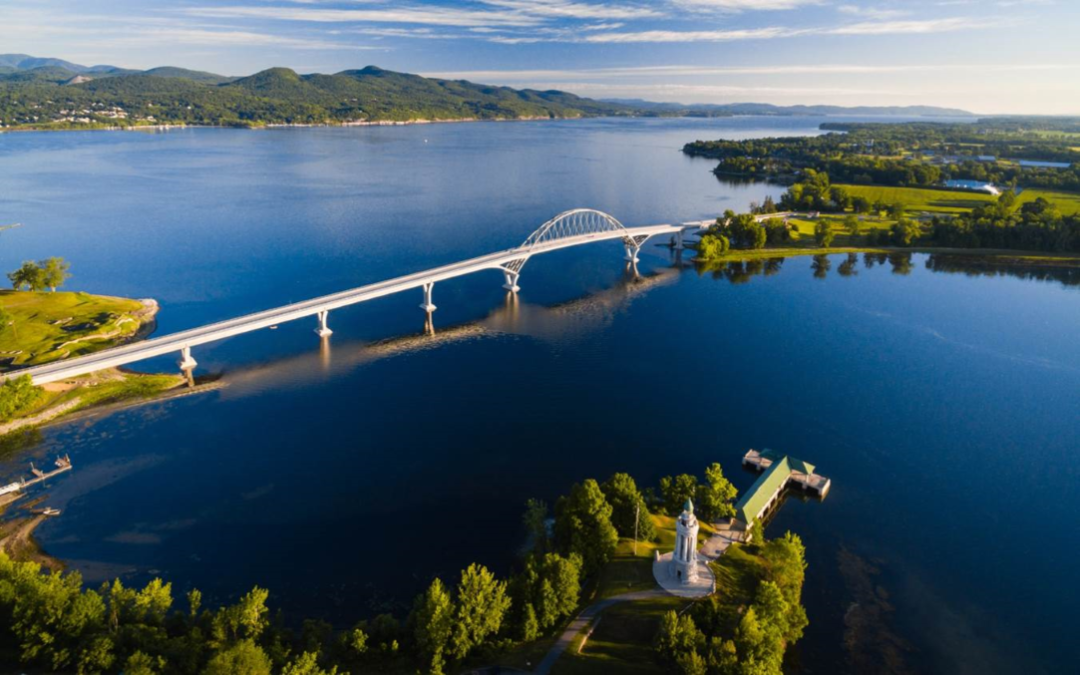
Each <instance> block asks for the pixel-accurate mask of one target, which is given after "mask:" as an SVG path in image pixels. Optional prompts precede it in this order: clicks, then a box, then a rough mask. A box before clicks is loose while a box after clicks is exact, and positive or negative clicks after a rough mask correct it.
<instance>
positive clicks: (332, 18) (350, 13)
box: [180, 6, 544, 28]
mask: <svg viewBox="0 0 1080 675" xmlns="http://www.w3.org/2000/svg"><path fill="white" fill-rule="evenodd" d="M180 11H181V12H182V13H183V14H185V15H187V16H196V17H208V18H218V19H272V20H278V21H301V22H310V23H409V24H424V25H430V26H458V27H464V28H469V27H493V26H517V27H528V26H538V25H542V24H543V23H544V19H543V17H538V16H533V15H528V14H522V13H520V12H514V11H489V10H473V9H454V8H449V7H430V6H428V7H411V6H405V7H398V8H393V9H321V8H313V7H235V6H234V7H188V8H185V9H182V10H180Z"/></svg>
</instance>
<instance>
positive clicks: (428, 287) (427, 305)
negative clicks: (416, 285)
mask: <svg viewBox="0 0 1080 675" xmlns="http://www.w3.org/2000/svg"><path fill="white" fill-rule="evenodd" d="M434 289H435V282H434V281H433V282H431V283H429V284H424V302H423V303H421V305H420V309H422V310H424V311H425V312H427V313H428V314H431V313H432V312H434V311H435V310H436V309H437V308H436V307H435V305H434V304H432V302H431V291H432V290H434Z"/></svg>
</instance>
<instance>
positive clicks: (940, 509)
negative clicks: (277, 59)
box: [0, 118, 1080, 673]
mask: <svg viewBox="0 0 1080 675" xmlns="http://www.w3.org/2000/svg"><path fill="white" fill-rule="evenodd" d="M820 121H821V120H818V119H812V118H803V119H783V118H778V119H768V118H738V119H720V120H588V121H577V122H536V123H504V124H495V123H491V124H457V125H437V126H414V127H399V128H375V129H289V130H272V131H259V132H256V131H240V130H213V129H205V130H188V131H174V132H170V133H165V134H142V133H101V132H99V133H63V134H48V133H33V134H4V135H0V222H9V221H21V222H23V223H25V226H24V227H23V228H21V229H19V230H14V231H11V232H6V233H4V234H3V235H0V267H2V268H3V269H11V268H13V267H15V266H17V264H18V263H19V262H21V261H22V260H24V259H38V258H43V257H46V256H50V255H61V256H64V257H66V258H68V259H69V260H70V261H72V265H73V272H74V273H75V277H74V278H73V279H72V281H71V282H70V286H71V287H72V288H78V289H82V290H86V291H90V292H95V293H105V294H115V295H124V296H133V297H153V298H156V299H157V300H158V301H159V302H160V303H161V306H162V310H161V313H160V315H159V333H161V334H163V333H167V332H172V331H176V330H180V329H183V328H188V327H192V326H196V325H199V324H202V323H205V322H209V321H214V320H219V319H225V318H228V317H231V316H234V315H237V314H240V313H244V312H249V311H253V310H258V309H264V308H268V307H272V306H275V305H280V304H283V303H286V302H289V301H296V300H301V299H305V298H309V297H313V296H316V295H319V294H323V293H328V292H333V291H337V290H341V289H345V288H349V287H353V286H358V285H361V284H364V283H368V282H372V281H377V280H381V279H384V278H388V277H391V276H395V275H399V274H403V273H407V272H411V271H416V270H420V269H425V268H428V267H431V266H433V265H438V264H442V263H447V262H452V261H455V260H458V259H461V258H465V257H469V256H474V255H479V254H483V253H487V252H490V251H494V250H499V249H503V248H508V247H511V246H514V245H517V244H518V243H520V242H521V241H522V240H524V239H525V237H526V236H527V235H528V234H529V233H530V232H531V231H532V230H533V229H535V228H536V227H537V226H538V225H539V224H540V223H542V222H543V221H544V220H546V219H547V218H549V217H551V216H552V215H554V214H556V213H558V212H560V211H562V210H565V209H569V208H573V207H580V206H590V207H594V208H598V209H601V210H604V211H607V212H609V213H611V214H613V215H615V216H616V217H618V218H619V219H620V220H622V221H623V222H624V223H626V224H628V225H642V224H651V223H659V222H675V221H682V220H690V219H701V218H707V217H714V216H715V215H717V214H718V213H719V212H721V211H723V210H724V209H727V208H731V209H734V210H743V209H745V208H746V207H747V205H748V203H749V202H750V201H752V200H760V199H762V198H763V197H764V196H765V195H767V194H773V195H776V194H778V193H779V189H778V188H776V187H770V186H766V185H762V184H746V185H734V184H730V183H721V182H718V181H717V180H716V178H715V177H714V176H713V175H712V174H711V172H710V169H711V168H712V166H713V163H712V162H710V161H704V160H693V159H690V158H687V157H685V156H683V155H682V154H681V153H680V152H679V149H680V147H681V146H682V145H683V143H685V142H688V141H692V140H696V139H700V138H719V137H728V138H740V137H752V136H765V135H782V134H796V133H799V134H804V133H815V129H816V126H817V124H818V123H819V122H820ZM845 262H846V257H845V256H831V257H829V258H827V259H818V260H814V259H811V258H794V259H790V260H787V261H784V262H782V263H770V264H767V265H766V264H759V265H752V266H750V267H749V268H746V267H741V266H734V267H730V268H728V269H726V270H723V271H718V272H715V273H705V274H698V273H697V272H695V271H694V270H692V269H682V268H680V267H678V266H675V265H674V264H673V260H672V258H671V255H670V254H669V252H668V251H667V250H666V249H663V248H659V247H655V246H651V245H647V246H646V247H645V249H644V250H643V254H642V261H641V264H640V265H639V266H638V269H637V274H638V275H639V276H640V278H637V277H635V274H634V270H628V269H627V268H626V266H625V263H624V262H623V261H622V249H621V247H620V246H619V244H618V243H616V242H608V243H605V244H596V245H593V246H588V247H578V248H575V249H569V250H564V251H561V252H557V253H553V254H549V255H545V256H541V257H538V258H535V259H533V260H531V261H530V262H529V264H528V265H527V266H526V267H525V270H524V272H523V275H522V278H521V285H522V291H521V293H520V297H519V299H518V300H517V301H516V302H514V301H513V300H512V299H510V298H507V296H506V294H505V292H504V291H503V290H502V289H501V288H500V285H501V283H502V278H501V276H500V275H498V274H496V273H494V272H492V273H489V274H486V273H485V274H478V275H473V276H471V277H466V278H462V279H458V280H454V281H451V282H446V283H440V284H438V285H437V286H436V287H435V297H434V301H435V304H436V305H438V307H439V309H438V311H437V312H436V313H435V329H436V334H435V335H434V336H433V337H432V336H425V335H424V332H423V329H424V325H423V324H424V315H423V312H421V310H419V309H418V308H417V305H418V303H419V302H420V301H421V297H420V293H419V291H417V293H416V295H415V296H413V295H412V294H405V295H399V296H392V297H388V298H384V299H381V300H378V301H375V302H371V303H366V304H363V305H359V306H355V307H352V308H347V309H343V310H339V311H336V312H333V313H332V314H331V316H330V325H331V327H332V328H333V329H334V331H335V333H334V335H333V336H332V338H330V341H329V345H328V346H320V342H319V340H318V338H317V337H316V336H315V335H314V334H313V333H312V330H313V328H314V327H315V322H314V319H313V320H312V321H311V322H295V323H292V324H286V325H283V326H281V327H280V328H279V329H278V330H275V331H262V332H259V333H253V334H248V335H245V336H240V337H237V338H233V339H230V340H228V341H225V342H221V343H217V344H214V345H207V346H204V347H201V348H198V349H196V351H195V357H196V358H197V359H198V361H199V363H200V372H223V373H224V380H225V382H227V383H228V387H226V388H225V389H223V390H221V391H218V392H214V393H208V394H202V395H197V396H191V397H187V398H184V399H179V400H175V401H171V402H166V403H158V404H151V405H146V406H142V407H139V408H135V409H131V410H127V411H124V412H121V413H118V414H114V415H111V416H107V417H95V418H91V419H89V420H81V421H77V422H72V423H68V424H65V425H60V426H55V427H51V428H48V429H47V430H45V431H44V432H43V438H42V441H41V443H40V444H39V445H37V446H36V447H34V448H33V449H31V450H29V451H28V452H26V453H24V454H22V455H20V456H18V457H15V458H11V459H9V460H7V461H5V462H3V463H0V482H6V481H7V479H9V478H11V477H14V476H16V475H23V474H25V471H26V463H27V462H28V461H30V460H31V459H33V460H35V461H44V460H45V459H46V458H50V457H52V456H54V455H55V454H56V453H58V452H67V453H70V454H71V457H72V460H73V462H74V464H75V470H74V471H73V472H72V473H71V474H68V475H66V476H63V477H61V478H59V479H57V480H56V481H55V482H54V483H53V484H52V486H51V487H50V488H49V490H48V493H47V494H48V497H49V498H48V503H49V504H50V505H53V506H57V507H59V508H62V509H63V510H64V513H63V515H62V516H61V517H60V518H56V519H53V520H50V521H48V522H47V523H46V524H44V525H43V526H42V527H41V528H39V530H38V535H39V539H40V541H41V542H42V544H43V545H44V547H45V548H46V550H47V551H48V552H50V553H51V554H53V555H56V556H59V557H61V558H63V559H65V560H67V561H68V562H69V563H70V565H71V567H72V568H74V569H79V570H82V571H83V572H84V573H85V574H86V575H87V577H88V579H90V580H92V581H93V582H94V583H98V582H99V581H100V580H101V579H102V578H103V577H105V576H111V575H115V574H122V575H125V577H126V578H130V579H131V580H132V581H133V582H135V583H140V582H143V581H145V580H147V579H148V578H150V577H151V576H153V575H162V576H163V577H165V578H167V579H170V580H172V581H173V582H174V587H175V591H174V593H175V595H177V596H178V597H179V596H180V595H181V593H182V592H183V591H186V590H187V589H189V588H191V587H193V586H197V587H199V588H200V589H202V590H203V591H204V593H205V594H206V595H207V603H208V604H209V603H211V602H216V601H226V600H229V599H231V598H235V597H236V596H238V595H239V594H241V593H243V592H245V591H246V590H248V589H249V588H250V587H251V586H252V585H254V584H260V585H263V586H266V587H268V588H270V589H271V591H272V596H271V601H272V603H273V605H274V606H275V607H281V608H284V609H285V610H286V611H287V612H288V614H289V616H291V617H293V618H296V617H300V616H320V617H323V618H327V619H329V620H332V621H335V622H338V623H350V622H352V621H354V620H356V619H358V618H361V617H364V616H368V615H370V614H372V613H373V612H375V611H378V610H380V609H383V608H405V607H407V605H408V603H409V601H410V600H411V597H412V595H413V594H414V593H416V592H417V591H419V590H420V589H421V588H422V587H423V586H424V585H426V583H427V582H428V581H429V580H430V579H431V577H432V576H433V575H436V574H439V575H443V576H444V578H449V577H450V576H451V575H455V574H456V573H457V571H458V570H459V569H461V568H462V567H464V566H465V565H466V564H468V563H469V562H472V561H478V562H482V563H484V564H486V565H489V566H490V567H492V568H493V569H496V570H498V571H499V572H500V573H505V572H506V571H508V570H509V568H510V567H511V565H512V563H513V560H514V556H515V550H516V549H517V548H518V547H519V546H520V544H521V540H522V532H521V529H520V527H519V521H520V517H521V513H522V504H523V503H524V501H525V500H526V499H527V498H529V497H539V498H543V499H547V500H548V501H551V500H553V499H554V498H555V497H556V496H557V495H558V494H560V493H563V492H565V491H566V490H567V489H568V488H569V486H570V485H571V483H573V482H575V481H579V480H581V479H583V478H586V477H597V478H600V479H603V478H605V477H607V476H609V475H610V474H611V473H613V472H615V471H627V472H629V473H631V474H633V475H634V476H635V477H636V478H637V479H638V481H639V484H641V485H649V484H655V483H656V482H657V481H658V479H659V478H660V477H661V476H663V475H666V474H670V473H677V472H684V471H687V472H700V471H701V469H702V468H703V467H704V466H705V465H706V464H707V463H709V462H712V461H719V462H721V463H722V464H723V465H724V466H725V468H726V470H727V473H728V475H729V476H730V477H731V478H732V480H733V481H734V482H735V483H736V485H737V486H738V487H739V488H740V489H745V488H747V487H748V486H749V485H750V484H751V483H752V482H753V479H754V476H753V475H751V474H749V473H746V472H743V471H742V470H740V469H739V460H740V458H741V456H742V454H743V453H744V452H745V451H746V449H747V448H749V447H758V448H760V447H771V448H776V449H780V450H783V451H785V452H789V453H791V454H793V455H795V456H797V457H800V458H804V459H806V460H808V461H811V462H814V463H816V464H817V465H818V467H819V470H820V471H821V472H822V473H823V474H824V475H827V476H829V477H831V478H832V479H833V489H832V492H831V494H830V495H829V497H828V499H826V500H825V501H824V502H822V503H817V502H805V503H804V502H800V501H797V500H788V502H787V503H786V505H785V506H784V507H783V509H782V510H781V511H780V513H779V515H778V516H777V517H776V519H775V520H774V521H773V522H772V524H770V526H769V532H770V534H773V535H779V534H782V533H783V531H784V530H785V529H791V530H793V531H795V532H798V533H799V534H800V535H802V537H803V539H804V541H805V542H806V545H807V548H808V559H809V563H810V568H809V571H808V576H807V584H806V590H805V602H806V605H807V610H808V613H809V616H810V622H811V623H810V628H809V629H808V631H807V636H806V638H805V639H804V641H803V642H802V643H800V646H799V655H800V659H801V661H802V663H803V664H804V665H805V666H806V671H807V672H819V673H820V672H834V671H836V670H837V669H840V666H841V664H843V669H848V670H858V669H860V667H861V668H862V669H863V670H865V669H866V663H868V661H866V660H865V659H867V658H871V659H872V658H877V657H872V656H868V654H876V653H886V654H889V655H890V656H888V658H890V659H894V660H895V664H896V665H897V672H905V671H904V670H903V669H904V668H906V669H908V671H913V672H914V671H918V672H940V673H996V672H1002V673H1004V672H1016V671H1017V670H1018V669H1019V668H1023V669H1024V670H1025V672H1029V673H1035V672H1061V671H1064V670H1068V669H1070V668H1071V667H1072V665H1073V661H1072V649H1071V646H1070V645H1071V640H1072V639H1073V636H1074V633H1075V629H1076V620H1075V616H1076V614H1075V607H1074V604H1075V601H1076V599H1077V597H1078V594H1077V591H1076V589H1077V588H1078V587H1080V568H1078V567H1077V565H1076V564H1075V561H1076V560H1077V559H1078V556H1080V537H1078V536H1077V529H1076V526H1075V515H1074V514H1075V513H1076V510H1077V509H1078V508H1080V491H1078V487H1077V486H1078V483H1080V470H1078V469H1077V467H1078V462H1077V455H1078V451H1080V447H1078V446H1080V430H1078V422H1080V395H1078V394H1080V349H1078V348H1077V342H1076V336H1077V335H1080V311H1077V309H1078V307H1080V290H1078V288H1077V286H1075V285H1067V284H1066V283H1063V282H1062V281H1061V280H1059V279H1058V277H1057V276H1056V275H1054V274H1050V275H1045V274H1042V275H1041V278H1021V277H1019V276H1013V275H996V276H977V275H972V274H965V273H963V272H964V271H965V266H964V265H962V264H961V265H957V264H956V262H955V261H948V260H940V259H934V260H933V261H931V260H929V259H928V258H927V257H926V256H923V255H915V256H913V257H903V256H901V257H896V258H894V259H893V260H891V261H888V260H886V261H877V260H876V259H873V258H871V259H870V260H869V262H870V263H872V266H869V267H868V266H867V264H866V263H867V261H865V260H864V259H863V258H859V260H858V262H857V265H855V266H850V265H844V263H845ZM826 267H828V269H825V268H826ZM983 269H984V271H986V270H985V268H983ZM842 272H843V273H842ZM852 272H857V273H855V274H852ZM823 275H824V278H821V277H822V276H823ZM1035 276H1036V277H1040V274H1039V273H1036V275H1035ZM1073 281H1075V277H1074V278H1073ZM174 362H175V357H168V358H161V359H157V360H154V361H148V362H145V363H143V364H140V367H141V368H145V369H147V370H154V369H166V370H173V369H174V368H175V365H174ZM845 640H847V641H849V642H853V643H854V644H856V645H857V648H856V649H855V650H854V651H849V650H847V649H846V648H845V646H844V645H845Z"/></svg>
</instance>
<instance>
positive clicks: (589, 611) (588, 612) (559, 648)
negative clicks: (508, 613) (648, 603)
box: [533, 588, 667, 675]
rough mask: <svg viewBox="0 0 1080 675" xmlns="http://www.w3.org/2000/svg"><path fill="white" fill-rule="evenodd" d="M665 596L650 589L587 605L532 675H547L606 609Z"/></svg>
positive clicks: (614, 596) (662, 590)
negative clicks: (619, 604) (575, 640)
mask: <svg viewBox="0 0 1080 675" xmlns="http://www.w3.org/2000/svg"><path fill="white" fill-rule="evenodd" d="M665 595H667V593H666V592H665V591H664V589H662V588H650V589H649V590H647V591H633V592H631V593H623V594H622V595H613V596H611V597H610V598H604V599H603V600H599V601H597V602H594V603H593V604H591V605H589V606H588V607H586V608H585V609H583V610H582V611H581V614H578V615H577V617H576V618H575V619H574V620H573V621H571V622H570V625H568V626H567V627H566V630H564V631H563V633H562V635H560V636H559V639H558V640H556V641H555V644H554V645H552V647H551V649H550V650H549V651H548V653H547V655H546V656H545V657H544V660H543V661H541V662H540V665H538V666H537V667H536V670H534V671H533V673H534V675H548V673H550V672H551V667H552V666H554V665H555V662H556V661H558V660H559V657H560V656H562V655H563V652H565V651H566V650H567V649H568V648H569V647H570V645H571V643H573V641H574V638H575V637H577V635H578V633H580V632H581V631H583V630H585V627H586V626H588V625H589V622H590V621H592V620H593V619H594V618H595V617H596V616H597V615H599V614H600V613H601V612H603V611H604V610H605V609H607V608H608V607H611V606H612V605H615V604H618V603H620V602H626V601H628V600H648V599H649V598H661V597H664V596H665Z"/></svg>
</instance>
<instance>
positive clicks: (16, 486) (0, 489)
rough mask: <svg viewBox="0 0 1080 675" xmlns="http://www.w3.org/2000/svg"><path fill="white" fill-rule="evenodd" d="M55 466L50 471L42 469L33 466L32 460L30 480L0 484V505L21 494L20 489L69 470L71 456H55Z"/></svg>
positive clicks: (13, 499)
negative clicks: (31, 476)
mask: <svg viewBox="0 0 1080 675" xmlns="http://www.w3.org/2000/svg"><path fill="white" fill-rule="evenodd" d="M54 464H55V465H56V468H55V469H53V470H52V471H42V470H41V469H38V468H37V467H35V466H34V464H33V462H31V463H30V473H32V474H33V475H34V477H33V478H31V479H30V480H18V481H15V482H14V483H8V484H7V485H3V486H0V506H3V505H4V504H9V503H11V502H13V501H15V500H16V499H18V498H19V497H21V496H22V491H23V490H25V489H26V488H28V487H30V486H31V485H37V484H38V483H43V482H45V481H47V480H49V479H50V478H52V477H53V476H56V475H57V474H61V473H64V472H65V471H71V457H69V456H67V455H64V456H63V457H57V458H56V462H54Z"/></svg>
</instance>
